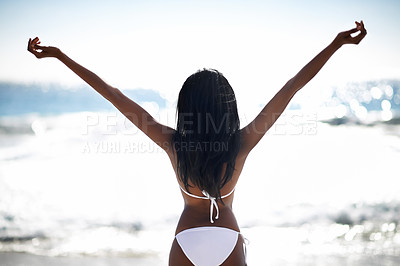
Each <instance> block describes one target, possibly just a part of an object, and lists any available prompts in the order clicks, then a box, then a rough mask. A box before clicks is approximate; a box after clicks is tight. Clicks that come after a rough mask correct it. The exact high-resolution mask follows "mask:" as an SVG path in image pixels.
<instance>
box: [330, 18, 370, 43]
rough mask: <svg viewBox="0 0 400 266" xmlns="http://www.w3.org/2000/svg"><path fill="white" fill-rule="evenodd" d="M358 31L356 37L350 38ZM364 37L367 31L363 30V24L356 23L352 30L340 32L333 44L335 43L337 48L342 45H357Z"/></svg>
mask: <svg viewBox="0 0 400 266" xmlns="http://www.w3.org/2000/svg"><path fill="white" fill-rule="evenodd" d="M358 31H359V34H358V35H356V36H354V37H353V36H351V34H353V33H356V32H358ZM365 35H367V30H366V29H365V28H364V22H363V21H362V20H361V22H357V21H356V27H355V28H354V29H351V30H348V31H343V32H340V33H339V34H338V35H337V36H336V38H335V40H334V42H336V43H337V44H338V45H339V46H342V45H343V44H359V43H360V42H361V40H362V39H364V37H365Z"/></svg>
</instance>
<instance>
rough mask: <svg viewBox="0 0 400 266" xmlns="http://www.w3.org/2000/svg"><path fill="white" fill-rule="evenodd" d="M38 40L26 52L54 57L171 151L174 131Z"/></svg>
mask: <svg viewBox="0 0 400 266" xmlns="http://www.w3.org/2000/svg"><path fill="white" fill-rule="evenodd" d="M39 44H40V41H39V38H38V37H36V38H34V39H33V40H31V39H29V42H28V51H29V52H31V53H32V54H34V55H35V56H36V57H37V58H45V57H54V58H57V59H58V60H60V61H61V62H62V63H64V64H65V65H66V66H67V67H68V68H69V69H71V70H72V71H73V72H74V73H75V74H77V75H78V76H79V77H80V78H82V79H83V80H84V81H85V82H86V83H88V84H89V85H90V86H91V87H92V88H93V89H95V90H96V91H97V92H98V93H100V94H101V95H102V96H103V97H104V98H106V99H107V100H108V101H110V102H111V103H112V104H113V105H114V106H115V107H117V109H118V110H119V111H121V113H122V114H123V115H125V116H126V117H127V118H128V119H129V120H130V121H132V123H133V124H134V125H136V126H137V127H138V128H139V129H140V130H141V131H143V132H144V133H145V134H146V135H147V136H148V137H149V138H150V139H152V140H153V141H154V142H155V143H156V144H157V145H159V146H160V147H161V148H163V149H164V150H166V151H167V152H170V151H171V149H170V148H171V147H170V145H171V139H172V135H173V133H174V130H173V129H172V128H170V127H167V126H164V125H162V124H160V123H158V122H157V121H156V120H155V119H154V118H153V117H152V116H151V115H150V114H149V113H148V112H147V111H146V110H144V109H143V108H142V107H140V106H139V105H138V104H137V103H135V102H134V101H132V100H131V99H129V98H128V97H126V96H125V95H124V94H123V93H122V92H121V91H120V90H118V89H117V88H114V87H112V86H110V85H108V84H107V83H106V82H104V81H103V80H102V79H101V78H100V77H99V76H97V75H96V74H95V73H93V72H91V71H90V70H88V69H86V68H84V67H83V66H81V65H79V64H78V63H76V62H75V61H73V60H72V59H71V58H69V57H68V56H67V55H66V54H64V53H63V52H62V51H61V50H60V49H58V48H57V47H52V46H41V45H39Z"/></svg>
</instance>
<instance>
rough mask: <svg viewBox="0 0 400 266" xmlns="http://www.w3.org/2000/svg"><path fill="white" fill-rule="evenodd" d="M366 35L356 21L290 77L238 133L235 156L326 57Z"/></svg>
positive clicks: (254, 139) (251, 143)
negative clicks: (240, 137)
mask: <svg viewBox="0 0 400 266" xmlns="http://www.w3.org/2000/svg"><path fill="white" fill-rule="evenodd" d="M356 32H359V34H358V35H357V36H355V37H353V36H351V34H353V33H356ZM366 34H367V31H366V30H365V28H364V23H363V22H362V21H361V22H360V23H358V22H356V28H354V29H351V30H348V31H344V32H341V33H339V34H338V35H337V36H336V38H335V39H334V40H333V41H332V43H330V44H329V45H328V46H327V47H326V48H325V49H324V50H322V51H321V52H320V53H319V54H318V55H317V56H315V57H314V58H313V59H312V60H311V61H310V62H309V63H308V64H306V65H305V66H304V67H303V68H302V69H301V70H300V71H299V72H298V73H297V74H296V75H295V76H294V77H293V78H291V79H290V80H289V81H288V82H287V83H286V84H285V85H284V86H283V87H282V89H281V90H280V91H278V93H277V94H276V95H275V96H274V97H273V98H272V99H271V100H270V101H269V103H268V104H267V105H266V106H265V107H264V108H263V109H262V110H261V112H260V114H259V115H258V116H257V117H256V118H255V119H254V120H253V121H252V122H251V123H250V124H248V125H247V126H246V127H244V128H243V129H242V130H241V133H242V145H241V151H240V154H239V155H240V156H242V157H246V156H247V155H248V153H249V152H250V151H251V150H252V149H253V148H254V147H255V146H256V145H257V143H258V142H259V141H260V139H261V138H262V137H263V136H264V135H265V133H266V132H267V131H268V129H269V128H270V127H271V126H272V125H273V124H274V123H275V122H276V120H277V119H278V118H279V116H280V115H281V114H282V113H283V111H284V110H285V109H286V106H287V105H288V104H289V102H290V100H291V99H292V97H293V96H294V95H295V94H296V92H297V91H299V90H300V89H301V88H303V87H304V86H305V85H306V84H307V83H308V82H309V81H310V80H311V79H312V78H313V77H314V76H315V75H316V74H317V73H318V72H319V71H320V70H321V68H322V67H323V66H324V65H325V63H326V62H327V61H328V60H329V58H330V57H331V56H332V55H333V54H334V53H335V52H336V51H337V50H338V49H339V48H340V47H342V45H344V44H358V43H360V42H361V40H362V39H363V38H364V37H365V35H366Z"/></svg>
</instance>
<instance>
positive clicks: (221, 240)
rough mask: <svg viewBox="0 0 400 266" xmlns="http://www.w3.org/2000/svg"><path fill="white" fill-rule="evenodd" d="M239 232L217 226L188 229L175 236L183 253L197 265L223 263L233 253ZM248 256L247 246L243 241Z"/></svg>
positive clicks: (204, 265) (206, 265)
mask: <svg viewBox="0 0 400 266" xmlns="http://www.w3.org/2000/svg"><path fill="white" fill-rule="evenodd" d="M239 234H240V233H239V232H237V231H235V230H232V229H229V228H225V227H217V226H204V227H195V228H190V229H186V230H184V231H182V232H179V233H178V234H177V235H176V236H175V238H176V240H177V241H178V244H179V246H180V247H181V249H182V251H183V253H185V255H186V257H187V258H188V259H189V260H190V261H191V262H192V263H193V264H194V265H195V266H211V265H221V264H222V263H223V262H224V261H225V260H226V259H227V258H228V257H229V255H230V254H231V253H232V251H233V249H234V248H235V246H236V243H237V241H238V238H239ZM243 246H244V247H243V248H244V252H245V256H246V247H245V244H244V243H243Z"/></svg>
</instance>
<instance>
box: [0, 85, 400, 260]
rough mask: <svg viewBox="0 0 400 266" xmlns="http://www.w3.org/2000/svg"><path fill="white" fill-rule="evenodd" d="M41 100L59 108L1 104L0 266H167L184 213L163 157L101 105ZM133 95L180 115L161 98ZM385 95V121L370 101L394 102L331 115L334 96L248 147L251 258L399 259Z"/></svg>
mask: <svg viewBox="0 0 400 266" xmlns="http://www.w3.org/2000/svg"><path fill="white" fill-rule="evenodd" d="M385 86H386V87H385ZM387 86H388V85H383V88H384V89H385V88H387ZM31 89H32V90H34V88H31ZM14 93H15V95H23V93H18V91H16V92H14ZM31 93H33V92H31ZM60 93H61V95H62V96H63V97H58V96H59V94H60ZM73 93H74V94H77V96H74V97H75V99H79V95H80V93H81V92H80V91H79V90H77V91H74V92H73ZM141 93H142V94H143V93H144V92H143V91H141ZM37 94H38V95H36V96H35V97H44V98H43V99H42V100H41V102H43V103H46V102H51V105H52V106H55V105H57V101H59V104H58V105H57V106H58V107H57V108H59V109H58V111H57V112H56V113H54V112H53V113H47V112H48V111H49V110H50V109H51V108H50V109H49V108H47V107H46V106H43V105H41V106H39V107H37V108H39V109H37V110H36V113H29V112H26V113H22V114H21V113H18V114H14V115H11V114H12V113H13V112H15V111H13V110H14V109H13V106H15V104H13V105H12V104H9V105H2V108H3V109H2V110H0V111H2V112H3V114H2V115H1V117H0V134H1V138H0V151H1V153H0V166H1V167H0V195H1V197H0V228H1V230H0V265H13V266H14V265H33V266H35V265H94V266H97V265H117V266H118V265H128V264H129V265H166V264H167V262H168V254H169V248H170V246H171V242H172V240H173V238H174V230H175V227H176V224H177V222H178V219H179V215H180V212H181V211H182V208H183V202H182V198H181V195H180V191H179V186H178V185H177V183H176V180H175V176H174V173H173V170H172V167H171V166H170V164H169V162H168V158H167V156H166V155H165V154H164V153H163V152H162V151H161V150H160V149H159V148H158V147H157V146H156V145H154V143H152V142H151V141H150V140H149V139H148V138H147V137H146V136H145V135H144V134H143V133H141V132H138V131H137V129H135V128H134V127H132V125H130V124H129V123H127V121H126V119H125V118H124V117H123V116H122V115H120V114H118V113H117V112H116V111H115V110H109V109H107V108H104V105H102V104H103V103H99V106H92V107H91V108H93V109H94V110H91V111H90V112H89V111H85V101H82V102H79V101H78V100H76V101H75V102H76V104H75V105H74V109H73V110H69V108H70V102H69V101H68V100H65V98H66V97H67V98H68V93H67V92H65V91H61V92H57V90H55V91H53V92H51V93H50V94H49V93H46V92H42V91H40V90H38V92H37ZM86 94H87V92H85V91H83V92H82V98H83V99H85V97H86V96H85V95H86ZM153 94H154V92H151V93H150V96H151V95H153ZM132 95H133V97H136V100H138V102H139V103H141V104H142V105H143V106H145V107H146V108H147V109H148V110H149V112H151V113H152V114H153V115H155V116H157V118H158V119H160V120H161V121H162V122H165V123H166V124H168V123H171V121H172V122H173V121H174V114H175V113H174V109H173V108H168V106H171V105H168V104H165V103H163V102H162V98H161V97H153V98H154V101H148V100H149V99H151V97H150V98H149V96H148V95H146V94H144V96H143V97H147V98H143V99H141V98H140V95H139V94H136V95H135V94H134V93H133V94H132ZM137 95H139V96H137ZM382 95H383V94H382ZM387 95H389V96H391V97H392V98H391V100H390V101H391V107H392V108H391V114H392V119H389V120H382V119H381V120H379V119H376V117H379V116H380V115H383V116H382V117H383V118H385V115H386V118H387V113H384V112H385V110H386V112H387V109H385V110H383V112H379V110H378V111H377V110H376V106H379V105H377V103H375V102H374V101H385V100H386V101H389V100H388V99H389V96H385V97H386V98H382V97H383V96H382V97H381V98H380V99H379V100H378V99H375V100H371V103H370V105H365V106H364V105H363V106H364V107H361V106H362V105H361V104H362V102H361V100H360V102H359V103H358V105H356V104H355V103H354V101H352V104H346V103H344V102H343V103H341V105H338V106H339V107H338V106H336V107H334V108H333V110H334V111H337V110H338V109H343V108H342V107H340V106H345V107H344V108H348V113H347V114H346V115H345V116H343V117H341V118H338V117H336V118H335V119H328V120H327V119H326V117H325V116H324V117H322V116H321V114H323V111H324V110H325V112H326V110H331V109H332V107H330V105H329V104H331V103H330V102H326V103H324V104H325V107H324V108H325V109H321V110H316V109H315V110H297V109H290V108H289V110H287V111H286V112H285V113H284V114H283V115H282V117H281V118H280V119H279V120H278V121H277V123H276V124H275V125H274V126H273V127H272V128H271V129H270V131H269V132H268V133H267V135H266V136H265V137H264V138H263V140H262V141H261V142H260V144H259V145H258V146H257V147H256V148H255V149H254V150H253V151H252V152H251V153H250V155H249V157H248V159H247V162H246V165H245V167H244V169H243V172H242V175H241V179H240V180H239V183H238V185H237V188H236V190H235V201H234V205H233V208H234V212H235V214H236V217H237V220H238V223H239V225H240V227H241V230H242V233H243V235H244V236H245V237H246V238H247V239H248V241H249V245H248V263H249V265H300V266H301V265H304V266H305V265H322V266H324V265H356V266H357V265H371V266H372V265H373V266H375V265H377V266H378V265H379V266H381V265H389V266H390V265H398V264H399V263H400V261H399V258H400V229H399V221H400V212H399V209H400V198H399V195H400V181H399V180H398V177H397V175H396V173H397V172H398V162H399V161H400V142H399V137H400V136H399V132H400V128H399V125H398V123H397V122H396V121H397V120H396V119H397V113H396V112H397V110H398V104H397V102H396V101H395V99H397V98H396V97H397V96H396V95H399V96H398V97H400V93H399V91H398V88H397V87H395V86H393V89H392V91H391V93H387ZM18 97H19V98H20V96H18ZM29 97H32V96H29ZM29 97H27V99H26V100H27V101H29ZM46 97H50V98H51V100H50V99H49V100H48V99H47V98H46ZM87 97H89V96H87ZM346 97H347V96H346ZM399 99H400V98H399ZM22 100H23V99H22ZM9 102H11V101H9ZM19 106H23V104H20V105H19ZM327 106H328V107H327ZM4 108H7V109H6V110H5V109H4ZM27 108H28V109H31V107H29V106H28V107H27ZM329 108H331V109H329ZM335 108H336V109H335ZM352 108H353V109H354V110H358V111H359V110H361V109H362V108H365V110H367V113H362V114H363V115H362V116H360V117H357V115H356V112H354V113H352V111H351V110H353V109H352ZM360 108H361V109H360ZM15 110H18V111H21V109H20V108H16V109H15ZM96 110H98V111H96ZM363 110H364V109H363ZM27 111H29V110H27ZM5 112H7V114H5ZM358 114H359V113H358ZM171 115H172V117H171ZM169 116H170V117H169ZM168 117H169V118H168ZM246 118H247V119H250V118H251V116H248V117H246ZM246 118H245V119H243V121H242V122H243V124H246V122H248V121H246ZM155 181H156V183H157V185H155ZM157 199H158V200H157ZM159 199H162V200H159Z"/></svg>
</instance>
